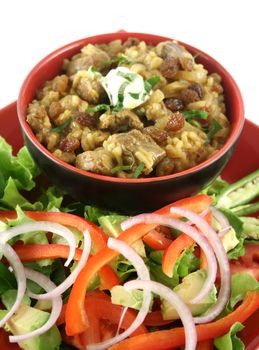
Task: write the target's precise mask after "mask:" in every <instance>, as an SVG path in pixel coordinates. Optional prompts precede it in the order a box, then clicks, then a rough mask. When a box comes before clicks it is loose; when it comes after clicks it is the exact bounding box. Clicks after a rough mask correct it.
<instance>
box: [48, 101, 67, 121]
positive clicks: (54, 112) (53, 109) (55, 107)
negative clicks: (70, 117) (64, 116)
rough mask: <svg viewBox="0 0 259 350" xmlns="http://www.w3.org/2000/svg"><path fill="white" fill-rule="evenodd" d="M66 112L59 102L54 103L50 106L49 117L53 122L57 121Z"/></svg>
mask: <svg viewBox="0 0 259 350" xmlns="http://www.w3.org/2000/svg"><path fill="white" fill-rule="evenodd" d="M63 112H64V108H63V107H62V106H61V104H60V103H59V102H55V101H54V102H52V103H51V104H50V106H49V117H50V119H51V120H54V119H56V118H57V117H58V116H59V115H60V114H61V113H63Z"/></svg>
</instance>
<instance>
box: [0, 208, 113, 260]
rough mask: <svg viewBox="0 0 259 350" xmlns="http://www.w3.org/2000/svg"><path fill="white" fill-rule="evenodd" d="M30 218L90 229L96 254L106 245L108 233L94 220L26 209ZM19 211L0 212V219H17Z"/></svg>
mask: <svg viewBox="0 0 259 350" xmlns="http://www.w3.org/2000/svg"><path fill="white" fill-rule="evenodd" d="M24 213H25V214H26V215H27V216H28V217H29V218H31V219H33V220H35V221H41V220H43V221H44V220H46V221H52V222H56V223H58V224H61V225H65V226H70V227H73V228H76V229H77V230H79V231H81V232H84V231H85V230H88V231H89V233H90V236H91V239H92V242H93V247H92V248H93V249H92V252H93V254H95V253H96V252H98V251H99V250H101V249H102V248H103V247H105V246H106V243H107V240H108V237H107V235H106V234H105V233H104V232H103V231H102V230H101V229H100V228H99V227H97V226H96V225H95V224H93V223H92V222H90V221H88V220H86V219H84V218H81V217H80V216H76V215H73V214H69V213H63V212H44V211H42V212H37V211H25V212H24ZM16 217H17V213H16V211H14V210H8V211H2V212H0V220H1V219H2V220H4V221H6V219H15V218H16Z"/></svg>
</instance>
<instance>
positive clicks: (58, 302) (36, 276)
mask: <svg viewBox="0 0 259 350" xmlns="http://www.w3.org/2000/svg"><path fill="white" fill-rule="evenodd" d="M24 270H25V275H26V277H27V278H28V279H30V280H32V281H33V282H36V283H37V284H38V285H39V286H41V287H42V288H44V289H45V290H46V291H51V290H52V289H54V288H56V285H55V284H54V283H53V282H52V281H51V280H50V279H49V278H48V277H46V276H45V275H43V274H42V273H40V272H37V271H34V270H32V269H28V268H24ZM61 309H62V299H61V296H59V297H56V298H53V299H52V310H51V313H50V316H49V319H48V321H47V322H46V323H45V324H44V325H43V326H42V327H40V328H38V329H36V330H34V331H32V332H29V333H26V334H22V335H11V336H10V337H9V341H10V343H19V342H21V341H24V340H26V339H30V338H32V337H36V336H39V335H41V334H43V333H45V332H47V331H48V330H49V329H50V328H51V327H53V326H54V325H55V323H56V321H57V319H58V317H59V315H60V312H61Z"/></svg>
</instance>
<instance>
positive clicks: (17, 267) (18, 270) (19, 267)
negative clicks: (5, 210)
mask: <svg viewBox="0 0 259 350" xmlns="http://www.w3.org/2000/svg"><path fill="white" fill-rule="evenodd" d="M0 252H2V253H3V255H4V256H5V257H6V259H7V260H8V262H9V263H10V265H11V266H12V268H13V270H14V273H15V277H16V280H17V295H16V300H15V302H14V304H13V306H12V307H11V309H10V310H9V311H8V313H7V314H6V315H5V317H3V318H2V319H1V320H0V327H3V325H4V324H5V323H6V322H7V321H8V320H9V319H10V318H11V317H12V316H13V314H14V313H15V312H16V311H17V310H18V308H19V306H20V305H21V302H22V299H23V297H24V294H25V291H26V277H25V272H24V267H23V264H22V263H21V260H20V258H19V256H18V255H17V254H16V252H15V251H14V250H13V248H12V247H11V246H10V245H9V244H4V245H3V244H1V243H0Z"/></svg>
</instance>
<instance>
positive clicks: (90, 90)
mask: <svg viewBox="0 0 259 350" xmlns="http://www.w3.org/2000/svg"><path fill="white" fill-rule="evenodd" d="M76 92H77V93H78V95H79V96H80V97H81V98H82V99H83V100H85V101H87V102H89V103H91V104H98V102H100V100H101V99H102V98H103V96H104V95H105V91H104V89H103V87H102V85H101V84H100V82H99V81H96V80H89V79H88V78H86V77H82V78H81V79H80V81H79V83H78V86H77V89H76Z"/></svg>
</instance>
